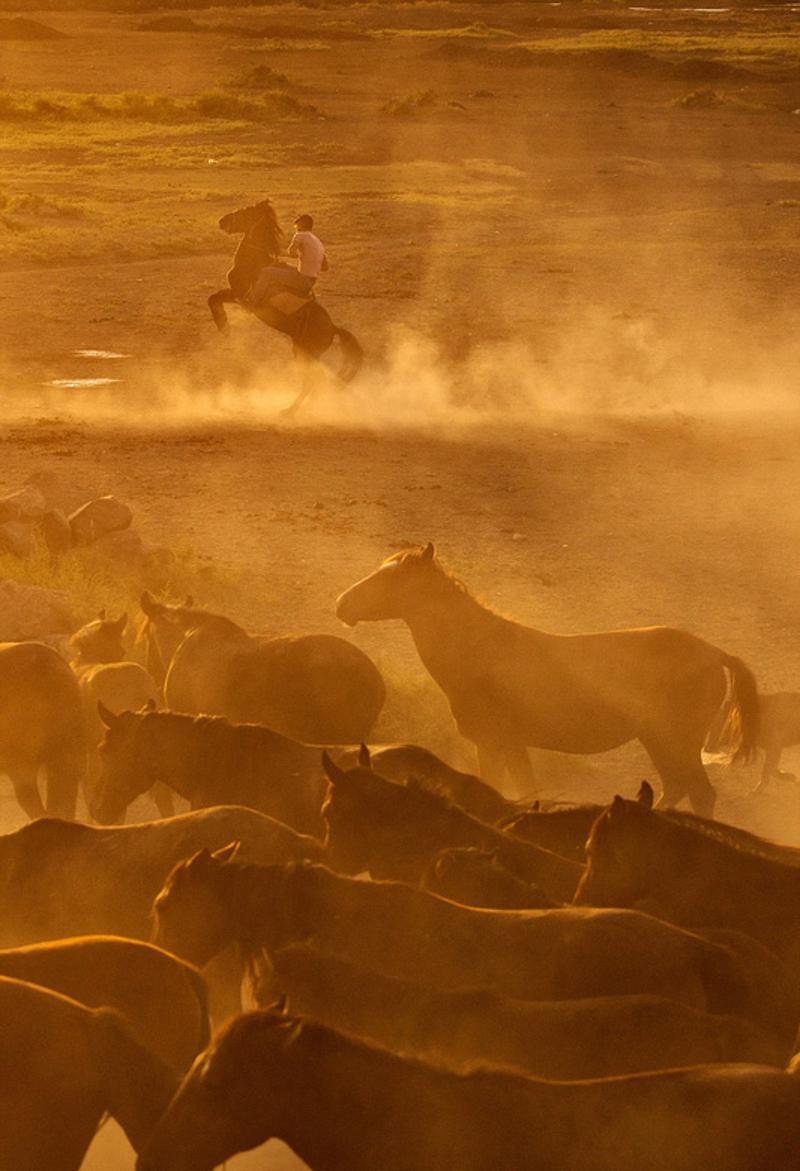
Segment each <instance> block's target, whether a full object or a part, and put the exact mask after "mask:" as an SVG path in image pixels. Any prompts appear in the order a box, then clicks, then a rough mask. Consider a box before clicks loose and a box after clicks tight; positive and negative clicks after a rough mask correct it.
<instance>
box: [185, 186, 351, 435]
mask: <svg viewBox="0 0 800 1171" xmlns="http://www.w3.org/2000/svg"><path fill="white" fill-rule="evenodd" d="M219 226H220V228H221V229H222V231H223V232H227V233H228V234H229V235H232V236H233V235H239V234H242V236H243V239H242V240H241V242H240V244H239V247H238V248H237V249H236V255H235V256H234V258H233V266H232V268H231V269H230V270H229V272H228V288H227V289H220V290H219V291H218V292H216V293H212V294H211V296H210V297H209V298H208V307H209V309H210V310H211V316H212V317H213V318H214V322H215V324H216V326H217V328H218V329H219V330H220V331H221V332H223V333H224V332H226V331H227V329H228V316H227V314H226V312H225V306H226V305H231V304H238V305H241V306H242V307H243V308H245V309H247V310H248V311H249V312H250V313H253V314H254V315H255V316H256V317H258V319H259V320H260V321H263V322H264V324H265V325H269V326H271V327H272V328H273V329H277V330H278V331H279V332H280V333H283V334H286V336H287V337H289V338H291V340H292V345H293V347H294V355H295V358H297V359H300V360H301V361H303V360H305V361H308V360H309V359H311V360H313V361H319V359H320V358H321V357H322V355H323V354H324V353H325V352H326V350H328V349H330V347H331V345H332V344H333V342H334V339H335V338H337V337H338V339H339V345H340V347H341V351H342V359H343V362H342V366H341V368H340V369H339V370H338V371H337V372H336V376H337V377H338V378H339V379H340V380H341V381H342V382H350V381H351V379H353V378H355V376H356V374H357V373H358V371H359V370H360V369H361V363H362V361H363V358H364V351H363V350H362V348H361V346H360V344H359V342H358V341H357V340H356V338H355V337H354V336H353V335H352V334H351V333H349V332H348V331H347V330H346V329H342V328H341V326H338V325H334V323H333V322H332V321H331V318H330V316H329V315H328V313H327V312H326V310H325V309H323V308H322V306H321V305H320V303H319V302H318V301H317V300H315V299H314V298H313V297H312V298H311V299H310V300H309V302H308V303H307V304H306V305H304V306H303V307H302V308H300V309H298V311H297V312H295V313H281V312H280V311H279V310H278V309H276V308H275V307H274V306H273V305H271V304H270V301H269V300H267V301H265V302H264V303H263V304H261V305H259V306H257V307H255V306H250V305H246V304H245V302H244V298H245V297H246V295H247V293H248V291H249V290H250V287H251V285H252V284H253V282H254V281H255V279H256V277H257V276H258V274H259V272H260V271H261V269H262V268H264V267H266V266H267V265H275V264H278V263H279V257H280V252H281V247H282V245H283V244H284V241H285V237H284V234H283V232H282V231H281V228H280V225H279V224H278V220H277V216H276V215H275V209H274V208H273V206H272V204H271V203H270V201H269V200H268V199H262V200H261V202H260V203H255V204H253V205H252V206H251V207H242V208H239V210H238V211H232V212H229V213H228V214H227V215H224V216H223V217H222V219H221V220H220V221H219ZM310 393H311V387H310V386H309V387H307V388H306V389H304V390H303V391H301V393H300V395H299V396H298V397H297V399H296V400H295V402H294V403H293V404H292V406H291V407H290V408H289V412H291V411H293V410H296V408H297V407H298V406H299V405H300V403H301V402H303V400H304V399H306V398H307V397H308V395H309V394H310Z"/></svg>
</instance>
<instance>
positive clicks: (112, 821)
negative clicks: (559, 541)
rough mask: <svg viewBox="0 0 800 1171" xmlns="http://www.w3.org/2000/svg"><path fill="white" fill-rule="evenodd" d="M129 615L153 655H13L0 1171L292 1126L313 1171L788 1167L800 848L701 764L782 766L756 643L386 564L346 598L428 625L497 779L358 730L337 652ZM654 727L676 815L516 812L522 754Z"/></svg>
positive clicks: (180, 1147) (2, 710)
mask: <svg viewBox="0 0 800 1171" xmlns="http://www.w3.org/2000/svg"><path fill="white" fill-rule="evenodd" d="M141 605H142V618H141V622H140V635H141V640H142V643H143V645H144V652H145V653H144V660H145V661H144V664H143V665H140V664H139V663H135V662H131V661H128V660H127V659H126V658H125V646H124V642H123V639H124V634H125V631H126V627H127V619H126V618H125V617H120V618H118V619H110V618H108V617H106V615H105V614H102V615H100V616H99V617H98V618H97V619H96V620H94V621H93V622H91V623H89V624H88V625H87V626H85V627H83V628H82V629H81V630H80V631H78V633H77V634H75V635H74V636H73V637H72V639H71V640H70V647H69V661H67V659H66V658H65V657H63V656H62V655H60V654H59V653H58V652H57V651H56V650H54V649H52V648H50V647H47V646H44V645H43V644H39V643H18V644H4V645H2V646H0V768H2V769H3V770H4V771H6V772H7V773H8V776H9V777H10V779H11V782H12V784H13V786H14V790H15V792H16V795H17V798H18V800H19V803H20V805H21V807H22V809H23V810H24V811H25V813H26V814H28V816H29V818H30V821H29V823H28V824H26V825H25V826H23V828H21V829H18V830H16V831H14V832H10V833H6V834H3V835H0V1021H2V1038H3V1042H4V1043H3V1045H2V1046H0V1105H1V1106H2V1118H3V1124H2V1126H1V1127H0V1168H2V1171H6V1169H7V1171H41V1169H42V1168H45V1167H46V1168H48V1171H78V1168H79V1167H80V1166H81V1163H82V1161H83V1159H84V1157H85V1154H86V1151H87V1150H88V1148H89V1146H90V1144H91V1142H92V1139H93V1137H94V1135H95V1133H96V1131H97V1128H98V1126H99V1125H100V1123H101V1121H102V1120H103V1118H104V1117H106V1116H108V1115H110V1116H112V1117H113V1118H115V1119H116V1120H117V1121H118V1123H119V1124H120V1126H121V1127H122V1129H123V1130H124V1132H125V1134H126V1135H127V1137H128V1139H129V1141H130V1143H131V1146H132V1147H133V1148H134V1150H135V1151H136V1153H137V1158H138V1161H137V1167H138V1168H139V1171H212V1169H213V1168H215V1167H218V1166H220V1165H222V1164H223V1163H224V1162H225V1161H226V1160H227V1159H229V1158H231V1157H232V1156H233V1155H235V1154H236V1153H237V1152H239V1151H244V1150H248V1149H252V1148H255V1147H258V1146H260V1145H261V1144H262V1143H264V1142H266V1141H267V1140H269V1139H272V1138H278V1139H281V1140H283V1141H284V1142H285V1143H287V1144H288V1145H289V1146H290V1147H291V1148H292V1150H293V1151H294V1152H295V1153H296V1154H297V1156H298V1157H299V1158H300V1159H301V1160H302V1161H303V1162H304V1163H305V1164H306V1165H307V1166H308V1167H309V1168H310V1169H311V1171H376V1169H377V1168H380V1169H381V1171H493V1169H494V1167H495V1166H503V1167H504V1168H506V1169H507V1171H552V1169H557V1168H564V1171H641V1169H642V1168H647V1169H648V1171H650V1169H653V1171H696V1169H697V1168H698V1167H704V1166H705V1167H719V1168H721V1169H723V1171H800V1060H798V1059H796V1058H795V1053H796V1051H797V1033H798V1026H799V1025H800V979H799V977H800V897H799V896H800V849H796V848H794V847H791V846H787V845H780V844H776V843H773V842H769V841H767V840H765V839H762V838H760V837H757V836H756V835H753V834H751V833H748V832H746V831H744V830H741V829H738V828H735V827H733V826H728V825H725V824H724V823H721V822H719V821H715V820H713V818H712V817H711V812H712V810H713V804H714V790H713V788H712V786H711V783H710V781H709V780H708V777H707V776H706V774H705V770H704V768H703V763H702V758H701V752H702V749H703V746H704V744H705V743H706V742H707V740H708V737H709V735H710V733H711V731H712V729H713V736H714V739H715V742H716V743H717V744H724V745H726V747H727V749H728V751H729V753H730V755H731V756H735V755H736V754H740V755H747V754H748V753H751V752H752V751H753V750H754V749H755V748H756V747H757V746H762V747H765V748H766V749H768V751H767V757H768V758H769V760H770V764H769V769H770V770H772V771H774V770H775V769H776V768H777V760H776V759H775V752H774V748H773V749H772V750H771V752H772V755H771V756H770V751H769V746H770V745H772V744H774V743H777V742H778V741H781V747H782V746H783V740H781V734H779V730H778V729H779V728H780V729H783V732H784V733H785V730H786V729H787V728H789V727H791V723H792V722H791V719H789V718H788V716H787V712H788V711H789V710H790V708H791V705H790V704H787V703H785V702H783V701H781V702H780V703H778V704H777V705H773V706H777V708H778V709H779V710H780V713H781V721H782V722H778V721H776V722H773V723H771V722H770V710H771V709H770V704H769V702H768V701H769V700H770V698H771V697H759V695H758V693H757V690H756V685H755V679H754V677H753V675H752V673H751V672H750V671H749V669H748V668H747V667H746V666H745V665H744V664H743V663H742V662H741V661H740V660H738V659H737V658H735V657H734V656H731V655H728V654H726V653H725V652H723V651H721V650H719V649H718V648H716V647H714V646H711V645H710V644H708V643H706V642H703V641H702V640H700V639H698V638H695V637H693V636H691V635H689V634H686V633H683V632H681V631H677V630H668V629H664V628H657V629H655V628H654V629H648V630H628V631H619V632H613V633H609V634H595V635H582V636H568V637H567V636H556V635H551V634H546V633H544V632H541V631H537V630H533V629H531V628H528V627H524V626H521V625H519V624H517V623H515V622H512V621H510V620H509V619H506V618H503V617H500V616H499V615H497V614H495V613H493V612H492V611H491V610H490V609H488V608H487V607H486V606H484V605H483V604H482V603H480V602H479V601H478V600H477V599H475V598H474V597H473V596H472V595H471V594H470V593H469V591H468V590H467V589H466V587H465V586H463V584H461V583H460V582H459V581H457V580H456V579H455V578H454V577H453V576H452V575H451V574H450V573H449V572H448V571H447V570H446V569H445V568H444V567H443V566H442V565H441V564H440V563H439V561H438V559H437V558H436V556H435V552H434V550H433V547H432V546H426V547H425V548H422V549H416V550H408V551H405V552H403V553H401V554H397V555H395V556H394V557H391V558H389V559H388V561H386V562H385V563H384V564H383V565H382V566H380V567H379V568H378V569H377V570H376V571H375V572H374V573H372V574H371V575H370V576H368V577H366V578H364V579H363V580H362V581H360V582H358V583H356V584H355V585H354V586H352V587H351V588H350V589H349V590H347V591H346V592H345V593H344V594H342V595H341V597H340V598H339V599H338V601H337V613H338V615H339V617H340V618H341V619H342V620H343V621H344V622H346V623H348V624H350V625H353V624H355V623H356V622H359V621H379V620H384V619H399V620H403V621H405V622H406V623H407V625H408V627H409V628H410V630H411V633H412V636H413V638H414V641H415V643H416V646H417V648H418V650H419V653H420V657H421V658H422V661H423V662H424V664H425V665H426V667H427V668H428V670H429V671H430V673H431V675H432V676H433V678H434V679H435V680H436V681H437V683H438V684H439V686H440V687H441V688H442V690H443V691H444V692H445V694H446V695H447V697H448V699H449V701H450V705H451V708H452V711H453V715H454V718H455V720H456V722H457V725H458V727H459V729H460V730H461V732H462V733H463V734H464V736H466V737H467V738H468V739H470V740H471V741H472V742H473V743H474V744H475V745H476V747H477V750H478V754H479V760H480V768H479V771H478V774H471V773H466V772H463V771H459V770H457V769H454V768H452V767H451V766H449V765H448V764H446V763H445V762H443V761H442V760H440V759H439V758H437V757H436V756H435V755H434V754H433V753H432V752H431V751H430V750H429V749H427V748H426V747H424V746H421V745H414V744H397V745H383V746H380V745H378V746H376V747H375V748H374V749H372V750H370V749H369V748H367V747H366V742H367V741H368V740H369V739H370V733H371V731H372V729H373V726H374V724H375V721H376V719H377V717H378V715H379V713H380V711H381V708H382V705H383V702H384V699H385V688H384V684H383V680H382V679H381V676H380V673H379V672H378V670H377V669H376V668H375V666H374V664H373V663H372V662H371V661H370V659H369V658H368V657H367V656H366V655H365V654H363V653H362V652H361V651H360V650H358V649H357V648H355V647H354V646H353V645H352V644H351V643H349V642H348V641H346V640H344V639H339V638H334V637H331V636H327V635H306V636H300V637H293V638H288V637H286V638H270V639H267V638H259V637H255V636H251V635H250V634H248V633H247V632H246V631H244V630H243V629H242V628H241V627H239V626H237V625H236V624H235V623H233V622H232V621H230V620H229V619H227V618H224V617H222V616H220V615H214V614H210V613H209V612H207V611H205V610H202V609H200V608H198V607H196V606H195V605H194V603H193V602H192V600H191V599H187V600H186V602H185V603H184V604H182V605H175V604H167V603H165V602H159V601H157V600H156V599H154V598H153V597H152V596H150V595H149V594H147V593H146V594H144V595H143V597H142V599H141ZM765 701H767V702H765ZM786 734H788V735H793V733H786ZM631 739H638V740H640V741H641V743H642V744H643V745H644V746H645V748H646V749H647V751H648V752H649V754H650V757H651V759H652V761H653V764H654V766H655V768H656V770H657V772H658V773H659V775H660V778H661V781H662V788H663V792H662V794H661V800H660V802H659V803H658V805H657V804H656V801H655V794H654V791H653V788H652V786H651V785H650V784H649V783H648V782H646V781H645V782H643V783H642V785H641V788H640V790H639V792H638V794H637V795H636V796H635V798H625V797H622V796H617V797H615V798H614V800H613V801H612V802H611V804H610V805H608V806H602V805H575V806H564V807H553V808H549V807H547V804H546V803H543V804H540V803H539V802H535V801H532V800H527V801H525V800H522V799H521V798H522V796H523V794H525V795H526V796H530V792H531V788H532V786H533V783H534V778H533V776H532V773H531V771H530V766H529V764H528V761H527V751H526V749H527V747H529V746H538V747H546V748H557V749H559V750H562V751H571V752H576V753H583V752H595V751H601V750H603V749H605V748H608V747H611V746H614V745H617V744H621V743H624V742H626V741H628V740H631ZM783 739H784V740H785V735H784V736H783ZM791 742H792V740H791V739H789V740H788V741H786V743H791ZM87 746H88V749H89V750H88V751H87ZM765 767H766V766H765ZM40 773H41V777H42V779H43V780H44V782H45V791H44V797H42V795H41V794H40V791H39V788H38V781H39V774H40ZM767 779H768V778H767ZM764 783H766V781H765V782H764ZM762 787H763V786H762ZM145 794H148V795H149V798H150V799H151V800H152V802H153V809H152V813H153V817H152V819H151V820H148V821H139V822H133V823H128V822H127V820H126V814H127V810H128V807H129V806H130V805H131V803H132V802H133V801H135V800H137V799H138V798H140V797H142V796H143V795H145ZM684 797H686V798H688V799H689V801H690V803H691V805H692V807H693V808H692V811H691V812H690V811H683V810H677V809H675V808H674V806H675V805H676V804H677V803H678V802H679V801H680V800H681V799H683V798H684ZM179 800H180V801H182V802H187V803H188V810H185V809H184V811H182V812H177V813H176V807H177V806H176V802H177V801H179ZM81 801H82V802H83V804H84V805H85V807H86V810H87V816H86V820H83V821H79V820H76V819H75V815H76V812H77V811H78V808H79V802H81ZM181 808H183V806H181ZM156 814H158V816H156ZM212 1026H215V1027H216V1031H215V1032H213V1033H212Z"/></svg>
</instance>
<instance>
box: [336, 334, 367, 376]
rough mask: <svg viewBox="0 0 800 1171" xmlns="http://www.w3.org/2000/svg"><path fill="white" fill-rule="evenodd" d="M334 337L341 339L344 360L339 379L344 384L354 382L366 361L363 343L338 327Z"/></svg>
mask: <svg viewBox="0 0 800 1171" xmlns="http://www.w3.org/2000/svg"><path fill="white" fill-rule="evenodd" d="M334 336H335V337H338V339H339V344H340V346H341V347H342V357H343V358H344V364H343V366H342V368H341V370H340V371H339V377H340V378H341V380H342V382H352V380H353V379H354V378H355V376H356V374H358V372H359V370H360V369H361V365H362V363H363V361H364V351H363V349H362V348H361V343H360V342H359V341H358V338H356V337H355V336H354V335H353V334H352V333H350V332H349V330H346V329H342V328H341V327H340V326H338V325H337V326H336V327H335V329H334Z"/></svg>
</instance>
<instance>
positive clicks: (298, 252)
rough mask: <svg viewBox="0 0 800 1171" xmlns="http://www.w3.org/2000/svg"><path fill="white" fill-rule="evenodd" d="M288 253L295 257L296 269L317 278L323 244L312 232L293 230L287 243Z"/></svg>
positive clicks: (323, 251) (322, 256) (322, 253)
mask: <svg viewBox="0 0 800 1171" xmlns="http://www.w3.org/2000/svg"><path fill="white" fill-rule="evenodd" d="M289 255H290V256H296V257H297V271H298V272H300V273H302V274H303V276H308V277H312V278H313V279H314V280H316V279H317V277H318V276H319V274H320V273H321V272H322V262H323V260H324V259H325V245H324V244H323V243H322V241H321V240H320V238H319V236H315V235H314V233H313V232H295V234H294V235H293V236H292V242H291V244H290V245H289Z"/></svg>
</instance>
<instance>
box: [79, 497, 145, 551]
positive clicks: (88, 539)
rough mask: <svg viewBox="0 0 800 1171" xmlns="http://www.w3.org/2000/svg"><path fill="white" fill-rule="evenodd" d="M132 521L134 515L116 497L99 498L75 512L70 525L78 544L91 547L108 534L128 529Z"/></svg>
mask: <svg viewBox="0 0 800 1171" xmlns="http://www.w3.org/2000/svg"><path fill="white" fill-rule="evenodd" d="M132 520H133V513H132V512H131V510H130V509H129V508H128V506H127V504H123V503H122V501H121V500H117V498H116V496H98V497H97V499H96V500H90V501H89V503H88V504H84V505H83V506H82V507H81V508H79V509H77V511H76V512H73V514H72V516H71V517H70V518H69V524H70V528H71V529H72V535H73V537H74V539H75V541H76V543H78V544H82V545H90V544H92V542H94V541H96V540H97V539H98V538H99V537H103V536H105V535H106V534H107V533H117V532H120V531H121V530H123V529H127V528H128V527H129V526H130V523H131V521H132Z"/></svg>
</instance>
